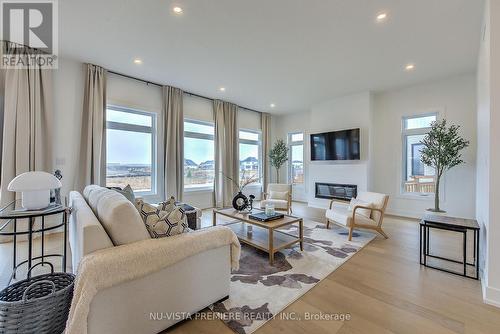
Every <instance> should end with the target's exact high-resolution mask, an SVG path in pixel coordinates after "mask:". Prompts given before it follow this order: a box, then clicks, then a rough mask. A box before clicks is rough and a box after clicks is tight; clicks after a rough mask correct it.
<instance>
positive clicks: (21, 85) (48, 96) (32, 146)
mask: <svg viewBox="0 0 500 334" xmlns="http://www.w3.org/2000/svg"><path fill="white" fill-rule="evenodd" d="M0 49H1V52H0V53H5V54H11V55H13V54H15V55H16V56H17V57H20V58H24V57H31V56H33V55H35V54H38V53H39V51H37V50H35V49H31V48H28V47H25V46H22V45H18V44H14V43H11V42H7V41H2V42H1V46H0ZM25 63H28V62H27V61H25ZM0 80H1V84H0V89H1V93H0V95H1V96H0V102H2V108H0V112H1V113H2V115H1V116H0V120H1V122H0V124H1V125H2V128H1V129H2V139H1V140H0V144H1V152H2V153H1V165H0V206H1V207H4V206H5V205H7V204H9V203H11V202H12V201H14V200H15V199H16V194H15V193H13V192H10V191H8V190H7V186H8V185H9V183H10V181H11V180H12V179H13V178H14V177H15V176H17V175H19V174H21V173H24V172H28V171H35V170H37V171H46V172H52V166H53V164H52V163H53V160H52V159H53V156H52V133H53V132H52V131H53V104H52V96H53V91H52V89H53V85H52V70H42V69H40V68H39V67H37V66H31V67H29V68H16V69H4V70H1V71H0ZM21 223H24V222H21ZM10 240H11V238H10V237H0V242H6V241H10Z"/></svg>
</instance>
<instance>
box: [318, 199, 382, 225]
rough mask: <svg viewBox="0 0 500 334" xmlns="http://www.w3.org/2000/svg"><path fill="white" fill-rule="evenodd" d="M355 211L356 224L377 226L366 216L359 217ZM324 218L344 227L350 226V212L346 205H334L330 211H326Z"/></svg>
mask: <svg viewBox="0 0 500 334" xmlns="http://www.w3.org/2000/svg"><path fill="white" fill-rule="evenodd" d="M357 212H358V211H357V210H356V224H366V225H377V223H376V222H375V221H374V220H373V219H370V218H367V217H366V216H363V215H360V214H358V213H357ZM326 218H327V219H329V220H331V221H333V222H336V223H338V224H340V225H344V226H346V227H349V226H351V223H352V211H350V210H349V206H348V205H342V204H338V203H334V204H333V207H332V209H331V210H326Z"/></svg>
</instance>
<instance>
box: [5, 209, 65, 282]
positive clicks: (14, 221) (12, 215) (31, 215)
mask: <svg viewBox="0 0 500 334" xmlns="http://www.w3.org/2000/svg"><path fill="white" fill-rule="evenodd" d="M16 203H18V201H14V202H12V203H10V204H9V205H7V206H6V207H4V208H2V209H0V221H2V222H3V221H6V222H4V223H2V224H1V225H0V236H12V237H13V239H14V240H13V241H14V242H13V247H14V249H13V265H12V275H11V277H10V280H9V284H10V282H11V281H12V279H15V278H16V271H17V269H18V268H19V267H20V266H22V265H24V264H28V267H27V268H28V269H29V268H31V267H32V266H33V261H36V260H41V261H42V262H43V261H44V259H46V258H50V257H60V258H61V259H62V270H63V272H66V258H67V241H68V218H69V215H70V213H71V209H70V208H68V207H66V206H64V205H61V206H58V207H55V208H52V209H51V210H45V211H44V210H40V211H35V212H26V213H22V212H19V211H14V209H15V207H16ZM59 214H62V222H61V223H58V224H55V225H51V226H48V227H47V226H46V224H45V217H48V216H53V215H59ZM37 218H39V223H40V225H39V226H37ZM20 219H27V220H28V227H27V229H22V230H19V229H18V225H19V223H18V220H20ZM60 227H63V231H64V238H63V253H62V254H45V238H44V237H45V232H47V231H51V230H55V229H58V228H60ZM37 233H41V244H42V245H41V246H42V247H41V248H42V252H41V255H40V256H35V257H33V236H34V235H35V234H37ZM22 235H27V236H28V259H26V260H24V261H21V262H19V263H17V238H18V236H22Z"/></svg>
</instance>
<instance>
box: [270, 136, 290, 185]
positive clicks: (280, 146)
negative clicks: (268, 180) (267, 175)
mask: <svg viewBox="0 0 500 334" xmlns="http://www.w3.org/2000/svg"><path fill="white" fill-rule="evenodd" d="M287 160H288V147H287V146H286V143H285V141H284V140H283V139H278V140H276V142H275V143H274V145H273V147H272V148H271V149H270V150H269V162H270V163H271V166H273V167H274V168H276V182H278V183H279V182H280V168H281V166H283V165H284V164H285V162H287Z"/></svg>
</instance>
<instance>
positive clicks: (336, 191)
mask: <svg viewBox="0 0 500 334" xmlns="http://www.w3.org/2000/svg"><path fill="white" fill-rule="evenodd" d="M315 188H316V194H315V195H316V198H326V199H340V200H346V201H350V200H351V198H353V197H356V196H357V194H358V187H357V186H356V185H354V184H338V183H318V182H316V187H315Z"/></svg>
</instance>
